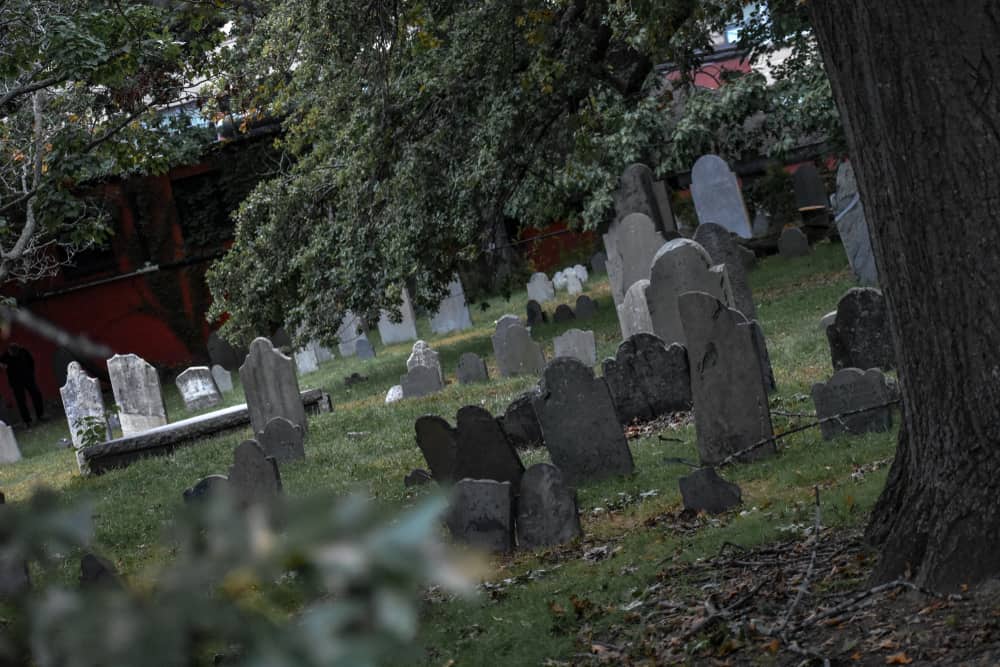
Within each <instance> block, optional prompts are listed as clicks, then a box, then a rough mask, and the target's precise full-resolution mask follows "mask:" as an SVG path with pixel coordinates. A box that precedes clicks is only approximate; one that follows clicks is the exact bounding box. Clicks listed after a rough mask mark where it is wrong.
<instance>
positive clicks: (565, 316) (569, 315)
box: [552, 303, 576, 324]
mask: <svg viewBox="0 0 1000 667" xmlns="http://www.w3.org/2000/svg"><path fill="white" fill-rule="evenodd" d="M575 319H576V314H574V313H573V309H572V308H571V307H569V306H568V305H566V304H565V303H560V304H559V305H558V306H556V312H555V314H554V315H553V316H552V321H553V322H555V323H557V324H559V323H562V322H572V321H573V320H575Z"/></svg>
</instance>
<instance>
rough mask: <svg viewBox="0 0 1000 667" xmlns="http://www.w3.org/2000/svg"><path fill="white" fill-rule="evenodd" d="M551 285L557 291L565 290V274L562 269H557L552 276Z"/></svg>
mask: <svg viewBox="0 0 1000 667" xmlns="http://www.w3.org/2000/svg"><path fill="white" fill-rule="evenodd" d="M552 286H553V287H555V288H556V291H559V292H562V291H565V290H566V274H565V273H564V272H563V271H557V272H556V273H555V275H553V276H552Z"/></svg>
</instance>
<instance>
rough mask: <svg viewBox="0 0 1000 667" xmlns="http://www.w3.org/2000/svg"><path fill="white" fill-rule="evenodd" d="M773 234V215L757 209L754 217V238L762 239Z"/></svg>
mask: <svg viewBox="0 0 1000 667" xmlns="http://www.w3.org/2000/svg"><path fill="white" fill-rule="evenodd" d="M770 235H771V216H769V215H768V214H767V213H765V212H764V211H757V215H755V216H754V218H753V238H755V239H762V238H764V237H767V236H770Z"/></svg>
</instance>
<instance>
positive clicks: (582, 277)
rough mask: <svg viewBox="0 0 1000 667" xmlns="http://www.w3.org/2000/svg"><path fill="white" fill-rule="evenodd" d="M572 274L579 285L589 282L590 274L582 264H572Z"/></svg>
mask: <svg viewBox="0 0 1000 667" xmlns="http://www.w3.org/2000/svg"><path fill="white" fill-rule="evenodd" d="M573 273H575V274H576V277H577V279H578V280H579V281H580V283H581V284H584V283H586V282H587V281H588V280H590V274H589V273H587V267H585V266H584V265H583V264H574V265H573Z"/></svg>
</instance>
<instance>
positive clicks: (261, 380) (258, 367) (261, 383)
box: [240, 338, 309, 433]
mask: <svg viewBox="0 0 1000 667" xmlns="http://www.w3.org/2000/svg"><path fill="white" fill-rule="evenodd" d="M240 382H241V383H242V384H243V391H244V393H246V398H247V408H248V410H249V412H250V428H251V430H253V432H254V433H260V432H261V431H263V430H264V427H265V426H267V422H269V421H271V419H273V418H274V417H284V418H285V419H288V420H289V421H291V422H292V423H293V424H298V425H299V426H301V427H302V432H303V433H307V432H308V431H309V424H308V422H307V421H306V411H305V408H304V407H303V406H302V398H301V396H300V395H299V380H298V377H296V375H295V364H294V363H293V362H292V360H291V359H289V358H288V357H286V356H285V355H283V354H282V353H281V352H279V351H278V350H276V349H274V347H273V346H272V345H271V341H269V340H268V339H266V338H258V339H257V340H255V341H254V342H253V343H251V344H250V354H248V355H247V358H246V361H245V362H243V365H242V366H240Z"/></svg>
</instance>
